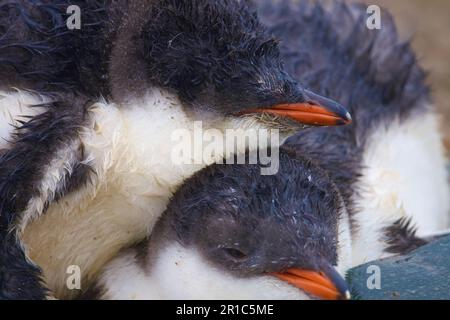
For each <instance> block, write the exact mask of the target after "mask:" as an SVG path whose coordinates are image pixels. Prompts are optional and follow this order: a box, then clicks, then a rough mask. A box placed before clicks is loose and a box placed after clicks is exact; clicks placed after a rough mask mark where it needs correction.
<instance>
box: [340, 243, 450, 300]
mask: <svg viewBox="0 0 450 320" xmlns="http://www.w3.org/2000/svg"><path fill="white" fill-rule="evenodd" d="M370 266H378V267H379V268H380V269H379V271H380V280H381V281H380V284H381V289H372V290H370V289H369V288H368V285H367V282H368V279H369V277H370V276H371V275H373V270H371V271H372V272H371V273H368V268H369V267H370ZM369 270H370V269H369ZM347 280H348V282H349V284H350V286H351V288H352V294H353V297H354V298H355V299H364V300H366V299H367V300H378V299H382V300H422V299H423V300H450V237H445V238H443V239H441V240H438V241H436V242H433V243H431V244H429V245H427V246H424V247H422V248H419V249H417V250H416V251H414V252H412V253H411V254H408V255H405V256H398V257H393V258H389V259H385V260H380V261H374V262H371V263H368V264H365V265H362V266H359V267H356V268H354V269H352V270H350V271H349V272H348V274H347ZM369 284H376V283H375V282H374V281H373V278H370V281H369Z"/></svg>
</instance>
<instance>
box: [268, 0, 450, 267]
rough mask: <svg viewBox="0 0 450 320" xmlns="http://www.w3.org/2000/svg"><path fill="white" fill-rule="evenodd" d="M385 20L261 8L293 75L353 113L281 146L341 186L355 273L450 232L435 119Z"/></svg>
mask: <svg viewBox="0 0 450 320" xmlns="http://www.w3.org/2000/svg"><path fill="white" fill-rule="evenodd" d="M382 16H383V27H382V28H381V29H380V30H369V29H368V28H367V27H366V23H365V22H366V18H367V14H366V6H364V5H359V4H345V3H342V2H336V3H333V4H330V5H329V6H327V5H323V4H315V5H311V4H309V3H308V2H307V1H302V2H300V4H293V3H290V2H285V5H282V6H273V5H272V4H271V3H270V2H263V3H262V4H261V8H260V17H261V20H262V21H263V23H265V24H267V25H269V26H270V27H269V30H271V32H273V34H275V35H276V36H277V37H279V38H280V39H281V40H282V43H283V46H282V52H283V53H284V55H285V56H284V58H285V61H286V65H287V66H288V68H289V71H290V73H291V74H293V75H294V76H296V77H297V79H298V80H299V81H300V82H301V83H304V84H305V85H306V86H307V87H308V88H311V89H313V90H314V91H316V92H319V93H326V94H327V95H328V96H330V97H331V98H333V99H338V100H339V101H341V102H343V103H344V104H345V105H346V106H348V108H349V109H350V112H351V114H352V115H353V120H354V121H353V124H352V125H349V126H346V127H340V128H327V129H326V130H324V129H322V128H317V130H305V131H303V132H299V133H298V134H296V135H295V136H294V137H292V138H290V139H288V141H287V143H286V144H287V145H288V146H289V147H292V148H294V149H296V150H298V152H300V153H301V154H303V155H305V156H306V157H308V158H310V159H312V160H313V161H314V162H316V163H317V164H318V165H320V166H321V167H322V168H324V169H325V170H326V171H327V172H328V173H329V174H330V176H331V177H332V179H333V180H334V181H335V183H336V185H337V186H338V187H339V189H340V191H341V194H342V195H343V197H344V199H345V202H346V205H347V208H348V211H349V215H350V219H351V225H352V228H353V229H354V230H355V231H354V232H353V237H354V238H353V240H354V241H353V243H354V246H353V251H354V254H353V260H354V265H359V264H361V263H364V262H368V261H371V260H375V259H380V258H383V257H386V256H389V255H392V254H397V253H404V252H405V251H408V250H412V249H414V248H416V247H417V246H419V245H421V244H423V241H422V240H420V239H419V238H427V237H428V236H429V235H432V234H435V233H439V232H440V231H442V230H446V229H448V228H449V225H450V199H449V195H450V190H449V186H448V175H447V170H446V164H447V160H446V154H445V148H444V146H443V143H442V136H441V134H440V129H439V116H438V114H437V112H436V110H435V108H434V106H433V104H432V99H431V97H430V90H429V87H428V86H427V84H426V77H425V73H424V71H423V70H422V68H421V67H420V66H419V63H418V61H417V57H416V55H415V53H414V52H413V50H412V48H411V46H410V44H409V43H408V42H402V41H401V40H400V39H399V36H398V35H397V31H396V27H395V23H394V20H393V18H392V17H391V15H390V14H389V13H388V12H386V11H383V12H382ZM298 30H302V32H299V31H298ZM305 30H321V32H317V33H313V32H307V31H305ZM306 48H307V49H306ZM309 66H314V68H309ZM401 239H403V240H402V242H403V245H400V244H399V241H400V240H401ZM393 243H395V245H394V244H393Z"/></svg>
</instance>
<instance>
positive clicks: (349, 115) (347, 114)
mask: <svg viewBox="0 0 450 320" xmlns="http://www.w3.org/2000/svg"><path fill="white" fill-rule="evenodd" d="M345 119H346V120H347V121H348V122H352V121H353V119H352V115H351V114H350V112H347V113H346V115H345Z"/></svg>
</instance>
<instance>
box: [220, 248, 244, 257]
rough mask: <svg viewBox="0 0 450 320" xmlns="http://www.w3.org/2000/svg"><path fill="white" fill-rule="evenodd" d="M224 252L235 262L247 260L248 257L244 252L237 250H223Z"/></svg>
mask: <svg viewBox="0 0 450 320" xmlns="http://www.w3.org/2000/svg"><path fill="white" fill-rule="evenodd" d="M222 250H223V251H224V252H225V254H226V255H227V256H229V257H230V258H232V259H233V260H245V259H246V258H247V255H246V254H245V253H244V252H242V251H240V250H238V249H235V248H223V249H222Z"/></svg>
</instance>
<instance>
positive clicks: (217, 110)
mask: <svg viewBox="0 0 450 320" xmlns="http://www.w3.org/2000/svg"><path fill="white" fill-rule="evenodd" d="M246 3H247V1H235V0H192V1H181V0H158V1H156V2H155V4H154V5H153V6H152V9H151V11H150V14H149V15H148V16H149V17H150V18H149V19H148V21H147V22H146V23H145V25H144V26H143V28H142V30H141V32H140V34H139V36H138V37H137V39H136V41H138V43H139V44H138V47H139V50H138V52H139V59H140V60H141V61H143V62H144V64H143V65H144V68H145V74H146V77H147V79H148V81H149V82H150V83H152V84H154V85H156V86H158V87H161V88H164V89H167V90H169V91H170V92H172V93H175V94H176V96H177V97H178V98H179V100H180V101H181V103H182V105H183V110H184V111H185V112H186V113H187V114H188V115H189V116H190V117H191V118H193V119H196V120H203V121H209V122H211V126H213V124H214V127H217V123H218V122H221V123H222V124H223V123H227V125H228V127H231V128H233V127H235V126H236V125H235V122H236V121H239V120H242V119H246V121H248V122H252V123H253V124H254V123H259V124H261V125H262V126H263V127H269V128H274V127H275V128H277V129H283V130H285V131H292V130H293V131H296V130H298V129H299V128H303V127H305V126H311V125H314V126H318V125H341V124H347V123H349V122H350V120H351V118H350V115H349V113H348V112H347V110H346V109H345V108H344V107H342V106H341V105H339V104H338V103H336V102H334V101H331V100H329V99H326V98H324V97H321V96H319V95H316V94H314V93H312V92H310V91H308V90H305V88H303V87H302V86H301V85H300V84H299V83H297V82H296V81H295V80H294V79H293V78H292V77H291V76H290V75H289V74H288V73H287V72H286V71H285V69H284V67H283V62H282V60H281V58H280V51H279V46H278V41H277V40H276V39H275V38H273V37H272V36H271V35H270V34H268V32H267V31H266V29H265V28H264V27H263V26H262V25H261V24H260V22H259V21H258V17H257V16H256V14H255V13H253V12H252V10H251V9H250V8H249V7H248V5H247V4H246ZM244 122H245V121H244ZM239 123H240V125H239V126H241V125H242V121H239Z"/></svg>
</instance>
